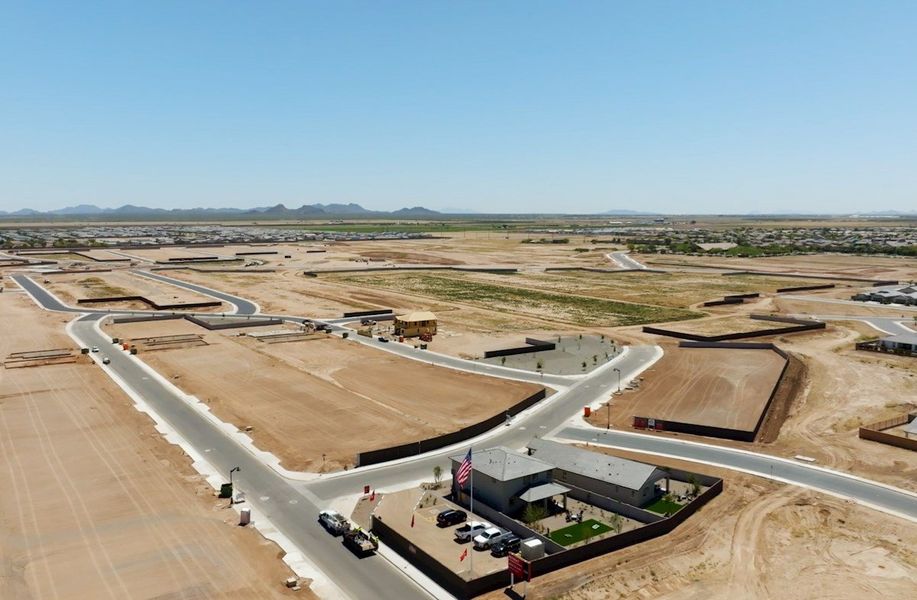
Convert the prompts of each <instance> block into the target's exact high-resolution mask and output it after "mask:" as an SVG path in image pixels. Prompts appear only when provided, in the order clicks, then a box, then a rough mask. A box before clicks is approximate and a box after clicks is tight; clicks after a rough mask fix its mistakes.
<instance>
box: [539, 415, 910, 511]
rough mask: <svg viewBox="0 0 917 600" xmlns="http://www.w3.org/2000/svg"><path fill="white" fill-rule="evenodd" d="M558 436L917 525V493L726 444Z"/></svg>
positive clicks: (617, 435)
mask: <svg viewBox="0 0 917 600" xmlns="http://www.w3.org/2000/svg"><path fill="white" fill-rule="evenodd" d="M556 437H558V438H561V439H564V440H570V441H576V442H589V443H593V444H601V445H603V446H609V447H612V448H620V449H622V450H633V451H636V452H647V453H649V454H659V455H663V456H671V457H674V458H679V459H682V460H689V461H694V462H700V463H706V464H712V465H717V466H721V467H726V468H728V469H735V470H739V471H744V472H746V473H752V474H754V475H758V476H761V477H767V478H770V479H775V480H779V481H783V482H786V483H792V484H794V485H798V486H802V487H806V488H810V489H813V490H817V491H820V492H825V493H828V494H831V495H833V496H838V497H841V498H846V499H849V500H855V501H857V502H859V503H861V504H865V505H867V506H870V507H872V508H876V509H878V510H881V511H884V512H887V513H891V514H893V515H897V516H900V517H903V518H905V519H909V520H911V521H917V494H914V493H912V492H908V491H906V490H902V489H898V488H894V487H891V486H886V485H882V484H880V483H875V482H872V481H869V480H866V479H861V478H859V477H856V476H853V475H849V474H847V473H842V472H840V471H832V470H829V469H825V468H822V467H816V466H814V465H811V464H808V463H802V462H796V461H793V460H788V459H785V458H780V457H775V456H768V455H766V454H757V453H754V452H747V451H744V450H737V449H735V448H728V447H725V446H713V445H710V444H703V443H699V442H689V441H687V440H679V439H673V438H669V437H663V436H659V435H647V434H638V433H630V432H624V431H604V430H601V429H594V428H585V427H567V428H564V429H562V430H561V431H559V432H558V433H557V436H556Z"/></svg>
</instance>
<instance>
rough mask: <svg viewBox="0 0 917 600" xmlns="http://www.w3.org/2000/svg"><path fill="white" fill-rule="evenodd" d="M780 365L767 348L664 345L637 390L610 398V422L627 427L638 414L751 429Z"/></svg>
mask: <svg viewBox="0 0 917 600" xmlns="http://www.w3.org/2000/svg"><path fill="white" fill-rule="evenodd" d="M783 365H784V359H783V357H781V356H780V355H779V354H777V353H776V352H773V351H771V350H733V349H720V348H716V349H711V348H678V347H667V348H666V350H665V355H664V356H663V357H662V359H660V361H659V362H657V363H656V364H655V365H653V366H652V367H650V368H649V369H648V370H647V371H645V372H644V374H643V377H644V381H643V383H642V385H641V386H640V389H639V390H638V391H636V392H632V393H627V394H624V395H622V396H619V397H617V399H616V400H614V401H613V402H612V410H611V415H612V422H613V423H615V424H617V425H619V426H622V427H630V426H632V425H633V417H634V416H641V417H651V418H655V419H664V420H666V421H678V422H681V423H695V424H700V425H708V426H711V427H723V428H726V429H737V430H740V431H751V430H753V429H754V428H755V425H756V424H757V423H758V419H759V418H760V417H761V412H762V411H763V410H764V408H765V406H766V405H767V400H768V397H769V396H770V392H771V390H772V389H773V388H774V385H776V383H777V381H778V378H779V376H780V372H781V370H782V369H783ZM604 412H605V411H604V410H603V411H598V412H597V413H595V414H594V415H593V417H592V418H591V420H594V421H595V423H593V424H595V425H598V426H602V425H605V424H606V420H607V416H606V415H605V414H604Z"/></svg>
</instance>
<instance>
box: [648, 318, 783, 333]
mask: <svg viewBox="0 0 917 600" xmlns="http://www.w3.org/2000/svg"><path fill="white" fill-rule="evenodd" d="M782 326H785V327H789V326H790V325H788V324H782V323H775V322H773V321H761V320H757V319H749V318H748V317H746V316H729V317H723V318H719V319H697V320H695V321H686V322H684V323H678V324H676V325H673V326H670V327H667V328H666V329H672V330H675V331H683V332H685V333H696V334H699V335H720V334H726V333H750V332H752V331H762V330H765V329H774V328H775V327H782Z"/></svg>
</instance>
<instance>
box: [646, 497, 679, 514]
mask: <svg viewBox="0 0 917 600" xmlns="http://www.w3.org/2000/svg"><path fill="white" fill-rule="evenodd" d="M645 508H646V510H648V511H650V512H654V513H656V514H658V515H665V514H669V515H674V514H675V513H677V512H678V511H680V510H681V509H682V508H683V507H682V505H681V504H676V503H675V502H672V501H670V500H666V499H665V498H660V499H659V500H656V501H655V502H653V503H652V504H650V505H649V506H647V507H645Z"/></svg>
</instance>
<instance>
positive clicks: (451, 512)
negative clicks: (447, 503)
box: [436, 508, 468, 527]
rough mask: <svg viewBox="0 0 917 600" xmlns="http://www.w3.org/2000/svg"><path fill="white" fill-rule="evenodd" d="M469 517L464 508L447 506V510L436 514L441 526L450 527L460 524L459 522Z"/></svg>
mask: <svg viewBox="0 0 917 600" xmlns="http://www.w3.org/2000/svg"><path fill="white" fill-rule="evenodd" d="M467 518H468V515H467V514H466V513H465V511H464V510H455V509H454V508H447V509H446V510H444V511H442V512H441V513H439V514H438V515H436V524H437V525H439V526H440V527H449V526H450V525H458V524H459V523H464V522H465V519H467Z"/></svg>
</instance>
